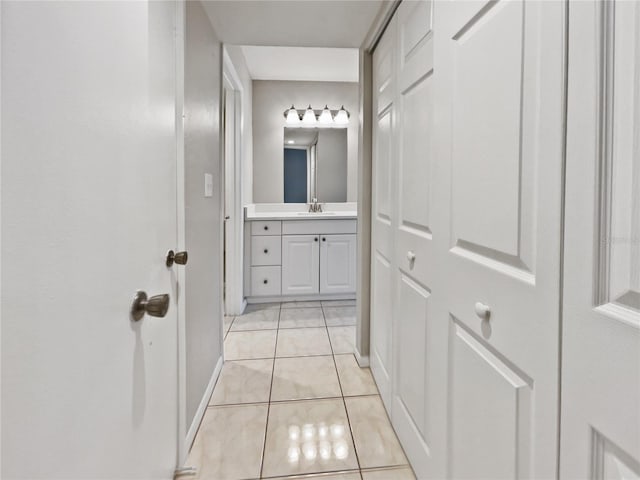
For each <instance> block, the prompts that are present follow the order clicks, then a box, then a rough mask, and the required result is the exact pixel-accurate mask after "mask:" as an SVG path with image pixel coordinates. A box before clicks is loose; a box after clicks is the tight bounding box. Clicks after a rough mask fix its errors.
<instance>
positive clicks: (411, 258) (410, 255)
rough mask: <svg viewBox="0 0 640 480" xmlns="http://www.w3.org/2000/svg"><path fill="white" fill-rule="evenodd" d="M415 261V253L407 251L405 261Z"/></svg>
mask: <svg viewBox="0 0 640 480" xmlns="http://www.w3.org/2000/svg"><path fill="white" fill-rule="evenodd" d="M415 259H416V252H413V251H411V250H409V251H408V252H407V260H409V262H413V261H415Z"/></svg>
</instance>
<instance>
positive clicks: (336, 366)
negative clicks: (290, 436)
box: [322, 310, 362, 478]
mask: <svg viewBox="0 0 640 480" xmlns="http://www.w3.org/2000/svg"><path fill="white" fill-rule="evenodd" d="M322 314H323V315H324V310H323V311H322ZM326 322H327V319H326V318H325V324H326ZM326 329H327V336H328V337H329V345H330V346H331V353H332V355H331V358H333V366H334V368H335V369H336V377H338V385H339V386H340V393H341V394H342V405H343V406H344V412H345V415H346V416H347V423H348V424H349V433H350V434H351V442H352V443H353V453H354V454H355V456H356V462H357V463H358V470H360V478H362V465H360V456H359V455H358V447H356V439H355V437H354V436H353V428H352V427H351V419H350V418H349V410H347V402H346V400H345V399H344V391H343V390H342V380H340V373H339V372H338V364H337V362H336V354H335V353H334V352H333V344H332V343H331V335H329V327H326Z"/></svg>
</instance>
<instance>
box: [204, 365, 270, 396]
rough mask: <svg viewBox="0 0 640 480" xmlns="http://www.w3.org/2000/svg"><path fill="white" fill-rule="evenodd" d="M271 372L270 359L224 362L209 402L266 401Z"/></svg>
mask: <svg viewBox="0 0 640 480" xmlns="http://www.w3.org/2000/svg"><path fill="white" fill-rule="evenodd" d="M272 372H273V360H272V359H265V360H236V361H230V362H225V364H224V367H222V372H221V373H220V378H219V379H218V383H216V388H215V389H214V390H213V395H212V396H211V400H210V401H209V404H210V405H225V404H234V403H260V402H268V401H269V392H270V391H271V374H272Z"/></svg>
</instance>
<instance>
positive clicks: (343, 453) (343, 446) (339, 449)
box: [333, 440, 349, 460]
mask: <svg viewBox="0 0 640 480" xmlns="http://www.w3.org/2000/svg"><path fill="white" fill-rule="evenodd" d="M333 454H334V455H335V456H336V458H337V459H339V460H344V459H345V458H347V457H348V456H349V446H348V445H347V442H345V441H344V440H337V441H336V442H335V443H334V444H333Z"/></svg>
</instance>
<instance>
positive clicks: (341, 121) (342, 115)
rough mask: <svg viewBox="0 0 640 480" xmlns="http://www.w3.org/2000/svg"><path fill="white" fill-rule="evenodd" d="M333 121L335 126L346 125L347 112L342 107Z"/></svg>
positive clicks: (347, 119) (347, 121)
mask: <svg viewBox="0 0 640 480" xmlns="http://www.w3.org/2000/svg"><path fill="white" fill-rule="evenodd" d="M333 121H334V122H336V125H346V124H348V123H349V112H347V111H346V110H345V109H344V105H342V107H340V110H338V113H336V116H335V117H334V118H333Z"/></svg>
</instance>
